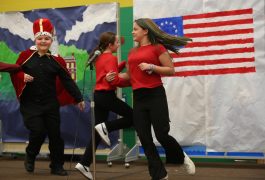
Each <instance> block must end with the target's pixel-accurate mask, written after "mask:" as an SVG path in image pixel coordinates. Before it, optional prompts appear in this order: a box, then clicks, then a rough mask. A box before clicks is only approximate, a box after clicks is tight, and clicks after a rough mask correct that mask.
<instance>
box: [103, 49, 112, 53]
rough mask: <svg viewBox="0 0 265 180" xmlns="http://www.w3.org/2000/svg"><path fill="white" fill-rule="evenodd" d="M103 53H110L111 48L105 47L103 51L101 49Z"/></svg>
mask: <svg viewBox="0 0 265 180" xmlns="http://www.w3.org/2000/svg"><path fill="white" fill-rule="evenodd" d="M103 53H112V52H111V50H109V49H106V50H105V51H103Z"/></svg>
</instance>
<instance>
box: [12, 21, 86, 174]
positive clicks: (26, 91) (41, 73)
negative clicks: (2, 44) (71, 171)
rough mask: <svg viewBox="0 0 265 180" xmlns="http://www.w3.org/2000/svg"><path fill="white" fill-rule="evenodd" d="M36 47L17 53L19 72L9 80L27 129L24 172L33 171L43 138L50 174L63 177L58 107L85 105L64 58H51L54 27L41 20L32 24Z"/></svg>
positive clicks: (13, 74)
mask: <svg viewBox="0 0 265 180" xmlns="http://www.w3.org/2000/svg"><path fill="white" fill-rule="evenodd" d="M33 32H34V37H35V44H36V46H35V47H32V48H30V49H28V50H26V51H23V52H21V53H20V55H19V57H18V59H17V62H16V64H17V65H19V66H21V68H22V70H20V71H18V72H15V73H12V74H11V80H12V83H13V86H14V88H15V90H16V95H17V98H18V99H19V101H20V112H21V114H22V116H23V120H24V124H25V126H26V128H27V129H28V130H29V144H28V146H27V147H26V158H25V163H24V165H25V169H26V170H27V171H28V172H33V171H34V166H35V158H36V156H37V155H38V154H39V152H40V148H41V145H42V144H43V142H44V141H45V138H46V136H47V135H48V138H49V150H50V158H51V163H50V168H51V174H55V175H60V176H66V175H67V172H66V171H65V170H64V168H63V164H64V141H63V139H62V138H61V133H60V111H59V110H60V105H65V104H71V103H77V104H78V107H79V109H80V110H83V109H84V107H85V103H84V101H83V97H82V95H81V92H80V90H79V89H78V87H77V85H76V84H75V82H74V81H73V79H72V78H71V76H70V74H69V72H68V71H67V69H66V63H65V61H64V59H63V58H61V57H56V56H53V55H51V53H50V51H49V48H50V46H51V44H52V41H53V39H52V38H53V32H54V29H53V25H52V24H51V22H50V20H49V19H46V18H40V19H37V20H36V21H35V22H34V24H33Z"/></svg>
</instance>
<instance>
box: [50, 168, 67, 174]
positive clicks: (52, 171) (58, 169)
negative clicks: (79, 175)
mask: <svg viewBox="0 0 265 180" xmlns="http://www.w3.org/2000/svg"><path fill="white" fill-rule="evenodd" d="M51 174H54V175H58V176H67V175H68V173H67V171H66V170H64V168H63V167H61V168H54V169H51Z"/></svg>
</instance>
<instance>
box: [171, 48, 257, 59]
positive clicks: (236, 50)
mask: <svg viewBox="0 0 265 180" xmlns="http://www.w3.org/2000/svg"><path fill="white" fill-rule="evenodd" d="M244 52H254V47H252V48H232V49H226V50H213V51H207V50H206V51H201V52H183V53H180V54H172V57H173V58H181V57H191V56H209V55H218V54H220V55H222V54H232V53H244Z"/></svg>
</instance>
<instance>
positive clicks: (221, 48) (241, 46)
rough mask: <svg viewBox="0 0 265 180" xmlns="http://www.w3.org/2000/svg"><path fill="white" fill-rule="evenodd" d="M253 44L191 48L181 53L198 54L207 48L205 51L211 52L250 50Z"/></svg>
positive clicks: (182, 50)
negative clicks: (238, 49)
mask: <svg viewBox="0 0 265 180" xmlns="http://www.w3.org/2000/svg"><path fill="white" fill-rule="evenodd" d="M252 47H253V43H245V44H227V45H223V46H204V47H193V48H183V49H181V52H182V53H185V52H190V51H192V52H200V51H205V50H206V48H207V51H213V50H227V49H233V48H234V49H235V48H252Z"/></svg>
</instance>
